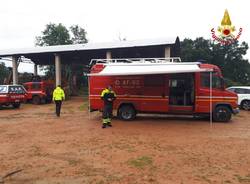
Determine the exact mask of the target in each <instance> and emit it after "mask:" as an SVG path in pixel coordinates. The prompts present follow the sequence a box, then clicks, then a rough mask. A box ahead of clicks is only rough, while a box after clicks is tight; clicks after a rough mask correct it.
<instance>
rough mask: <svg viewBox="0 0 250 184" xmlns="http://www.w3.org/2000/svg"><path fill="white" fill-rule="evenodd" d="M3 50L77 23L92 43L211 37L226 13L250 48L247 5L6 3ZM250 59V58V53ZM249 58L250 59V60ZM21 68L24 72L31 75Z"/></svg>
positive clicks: (74, 0) (223, 1) (177, 0)
mask: <svg viewBox="0 0 250 184" xmlns="http://www.w3.org/2000/svg"><path fill="white" fill-rule="evenodd" d="M0 5H1V11H0V17H1V19H0V21H1V29H0V49H9V48H25V47H33V46H34V43H35V37H36V36H39V35H41V31H42V30H44V29H45V25H46V24H48V23H62V24H63V25H65V26H67V27H69V26H71V25H74V24H78V25H80V26H81V27H83V28H84V29H85V30H86V31H87V38H88V40H89V41H90V42H110V41H118V40H119V36H120V37H121V38H126V39H127V40H138V39H139V40H140V39H154V38H157V39H158V38H164V37H172V36H173V37H176V36H179V37H180V39H181V40H182V39H184V38H192V39H194V38H196V37H200V36H203V37H204V38H207V39H208V38H211V32H210V30H211V29H212V28H213V27H214V28H217V27H218V26H219V25H220V22H221V19H222V17H223V14H224V11H225V9H228V11H229V14H230V18H231V21H232V24H233V25H234V26H235V27H236V29H237V30H239V28H240V27H242V28H243V33H242V36H241V37H240V41H246V42H247V43H249V44H250V36H249V35H250V31H249V30H250V24H249V17H250V11H249V5H250V3H249V2H248V1H247V0H237V1H236V0H219V1H216V0H210V1H202V0H188V1H187V0H174V1H173V0H105V1H104V0H70V1H66V0H22V1H21V0H8V1H1V4H0ZM248 56H249V54H248ZM248 56H247V58H248V59H250V57H248ZM31 68H32V65H27V64H26V65H20V67H19V71H31Z"/></svg>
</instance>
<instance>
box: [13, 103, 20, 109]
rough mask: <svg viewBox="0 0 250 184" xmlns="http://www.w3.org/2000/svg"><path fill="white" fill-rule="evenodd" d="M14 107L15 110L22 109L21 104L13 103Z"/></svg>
mask: <svg viewBox="0 0 250 184" xmlns="http://www.w3.org/2000/svg"><path fill="white" fill-rule="evenodd" d="M12 106H13V108H14V109H18V108H20V106H21V104H20V103H13V104H12Z"/></svg>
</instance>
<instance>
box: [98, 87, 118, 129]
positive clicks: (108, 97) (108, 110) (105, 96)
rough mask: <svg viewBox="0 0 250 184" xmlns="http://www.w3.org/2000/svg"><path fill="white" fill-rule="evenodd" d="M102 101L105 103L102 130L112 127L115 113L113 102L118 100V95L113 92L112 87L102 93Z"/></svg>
mask: <svg viewBox="0 0 250 184" xmlns="http://www.w3.org/2000/svg"><path fill="white" fill-rule="evenodd" d="M101 99H102V100H103V102H104V107H103V113H102V123H103V124H102V128H106V126H109V127H112V125H111V118H112V112H113V101H114V100H115V99H116V94H115V92H114V91H113V90H112V86H111V85H109V86H108V87H107V88H106V89H104V90H103V91H102V93H101Z"/></svg>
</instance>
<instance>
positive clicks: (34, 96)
mask: <svg viewBox="0 0 250 184" xmlns="http://www.w3.org/2000/svg"><path fill="white" fill-rule="evenodd" d="M23 85H24V87H25V89H26V90H27V101H31V102H32V103H33V104H36V105H38V104H43V103H50V102H51V101H52V94H53V90H54V86H55V85H54V83H52V82H45V81H42V82H26V83H24V84H23Z"/></svg>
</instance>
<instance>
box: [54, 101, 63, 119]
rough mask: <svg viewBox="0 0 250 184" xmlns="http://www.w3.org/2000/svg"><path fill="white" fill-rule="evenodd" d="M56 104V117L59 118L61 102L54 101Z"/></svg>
mask: <svg viewBox="0 0 250 184" xmlns="http://www.w3.org/2000/svg"><path fill="white" fill-rule="evenodd" d="M55 104H56V115H57V116H58V117H59V116H60V113H61V106H62V100H55Z"/></svg>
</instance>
